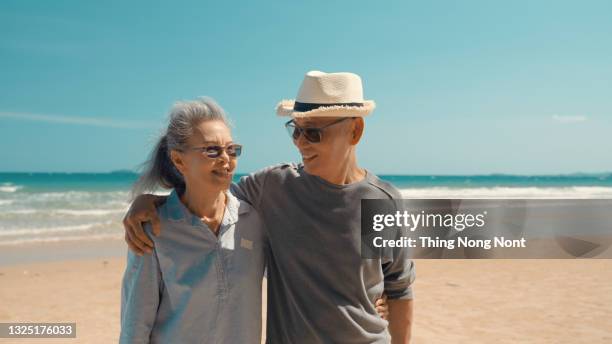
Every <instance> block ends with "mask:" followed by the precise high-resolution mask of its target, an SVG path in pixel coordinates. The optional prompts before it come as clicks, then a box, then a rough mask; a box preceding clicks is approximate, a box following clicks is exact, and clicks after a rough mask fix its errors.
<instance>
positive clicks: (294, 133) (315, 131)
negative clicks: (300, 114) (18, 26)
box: [285, 117, 353, 143]
mask: <svg viewBox="0 0 612 344" xmlns="http://www.w3.org/2000/svg"><path fill="white" fill-rule="evenodd" d="M350 118H353V117H344V118H341V119H339V120H337V121H334V122H331V123H329V124H327V125H324V126H322V127H319V128H314V127H300V126H299V125H297V124H296V123H295V121H294V120H290V121H289V122H287V123H285V128H287V132H288V133H289V136H291V138H293V139H294V140H297V139H299V138H300V135H304V138H306V140H308V142H311V143H319V142H321V139H322V138H323V129H325V128H328V127H331V126H332V125H334V124H338V123H340V122H342V121H345V120H347V119H350Z"/></svg>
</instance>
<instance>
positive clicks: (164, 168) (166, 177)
mask: <svg viewBox="0 0 612 344" xmlns="http://www.w3.org/2000/svg"><path fill="white" fill-rule="evenodd" d="M203 121H221V122H223V123H225V125H227V126H228V127H230V123H229V122H228V120H227V118H226V116H225V111H223V109H222V108H221V106H219V104H217V102H215V100H214V99H212V98H210V97H200V98H198V99H196V100H192V101H180V102H177V103H175V104H174V106H173V107H172V109H171V110H170V115H169V116H168V128H167V129H166V131H165V133H163V135H162V136H161V137H160V138H159V139H158V141H157V144H156V145H155V148H154V149H153V151H152V152H151V154H150V156H149V159H148V160H147V161H146V162H145V163H143V164H142V173H141V175H140V177H139V178H138V180H137V181H136V182H135V183H134V185H133V187H132V198H134V197H136V196H138V195H140V194H143V193H145V192H153V191H155V190H157V189H158V188H159V187H162V188H166V189H171V188H175V189H177V191H178V192H179V193H182V192H184V191H185V180H184V179H183V176H182V175H181V173H180V172H179V171H178V170H177V169H176V167H175V166H174V164H173V163H172V160H171V159H170V151H172V150H181V149H184V148H186V147H187V142H188V140H189V138H190V137H191V136H192V135H193V130H194V128H195V127H196V126H197V125H199V124H200V123H202V122H203Z"/></svg>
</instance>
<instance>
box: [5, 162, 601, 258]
mask: <svg viewBox="0 0 612 344" xmlns="http://www.w3.org/2000/svg"><path fill="white" fill-rule="evenodd" d="M240 176H241V175H236V176H235V179H236V180H237V179H238V178H240ZM137 177H138V175H137V174H136V173H133V172H129V171H120V172H112V173H0V246H3V245H20V244H26V243H31V242H55V241H68V240H83V239H105V238H121V237H122V236H123V229H122V225H121V219H122V217H123V214H124V213H125V211H126V210H127V208H128V205H129V189H130V186H131V185H132V183H133V182H134V181H135V180H136V179H137ZM380 177H381V178H382V179H384V180H386V181H388V182H390V183H392V184H394V185H395V186H396V187H397V188H398V189H400V190H401V191H402V194H403V195H404V197H406V198H612V173H608V174H605V173H604V174H572V175H548V176H516V175H501V174H495V175H474V176H461V175H455V176H451V175H446V176H425V175H419V176H415V175H381V176H380Z"/></svg>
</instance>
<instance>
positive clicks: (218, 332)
mask: <svg viewBox="0 0 612 344" xmlns="http://www.w3.org/2000/svg"><path fill="white" fill-rule="evenodd" d="M227 195H228V198H227V205H226V208H225V213H224V215H223V220H222V222H221V227H220V229H219V233H218V234H219V235H218V236H215V234H214V233H213V232H212V231H211V230H210V229H209V228H208V226H207V225H206V224H204V223H203V222H202V221H201V220H200V219H199V218H198V217H197V216H195V215H194V214H192V213H191V212H190V211H189V210H188V209H187V208H186V207H185V206H184V205H183V204H182V202H181V201H180V199H179V196H178V195H177V193H176V191H173V192H172V193H171V194H170V196H169V197H168V199H167V201H166V203H165V204H164V205H162V206H161V207H159V208H158V215H159V218H160V220H161V227H162V231H161V234H160V235H159V236H158V237H156V236H153V235H151V233H152V232H151V226H150V224H146V225H145V230H146V231H147V233H148V234H149V237H151V239H152V240H153V242H154V243H155V248H154V251H153V254H145V255H142V256H137V255H134V254H133V253H132V252H131V251H129V250H128V262H127V267H126V271H125V275H124V277H123V286H122V293H121V301H122V302H121V336H120V343H260V342H261V282H262V278H263V273H264V265H265V258H264V242H265V241H264V232H263V228H262V222H261V220H260V218H259V215H258V214H257V212H256V211H255V210H254V209H253V208H251V206H250V205H249V204H247V203H245V202H242V201H239V200H238V199H237V198H236V197H234V196H233V195H232V194H231V193H230V192H228V193H227Z"/></svg>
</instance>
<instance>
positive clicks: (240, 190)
mask: <svg viewBox="0 0 612 344" xmlns="http://www.w3.org/2000/svg"><path fill="white" fill-rule="evenodd" d="M270 169H271V168H266V169H263V170H260V171H257V172H255V173H251V174H249V175H247V176H243V177H242V178H240V181H239V182H238V183H232V185H231V187H230V189H231V192H232V193H233V194H234V196H236V197H237V198H239V199H241V200H243V201H245V202H247V203H249V204H250V205H251V206H253V208H255V209H257V210H259V203H260V201H261V197H262V194H263V189H264V184H265V180H266V173H267V172H268V171H269V170H270Z"/></svg>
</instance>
